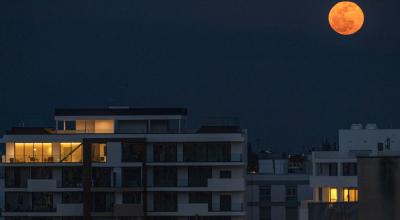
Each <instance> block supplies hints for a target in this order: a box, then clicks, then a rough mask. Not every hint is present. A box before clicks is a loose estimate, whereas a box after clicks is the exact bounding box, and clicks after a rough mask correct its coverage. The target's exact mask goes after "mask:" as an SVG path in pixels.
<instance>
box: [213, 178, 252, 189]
mask: <svg viewBox="0 0 400 220" xmlns="http://www.w3.org/2000/svg"><path fill="white" fill-rule="evenodd" d="M208 188H210V190H211V191H244V190H245V180H244V179H243V178H238V179H220V178H213V179H208Z"/></svg>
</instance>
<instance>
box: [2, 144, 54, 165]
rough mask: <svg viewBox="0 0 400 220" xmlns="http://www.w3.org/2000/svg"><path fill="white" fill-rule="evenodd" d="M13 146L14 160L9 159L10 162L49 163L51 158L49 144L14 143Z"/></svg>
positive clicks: (50, 146)
mask: <svg viewBox="0 0 400 220" xmlns="http://www.w3.org/2000/svg"><path fill="white" fill-rule="evenodd" d="M14 146H15V149H14V152H15V154H14V156H15V158H12V159H11V158H10V162H17V163H34V162H50V160H51V158H52V144H51V143H15V145H14Z"/></svg>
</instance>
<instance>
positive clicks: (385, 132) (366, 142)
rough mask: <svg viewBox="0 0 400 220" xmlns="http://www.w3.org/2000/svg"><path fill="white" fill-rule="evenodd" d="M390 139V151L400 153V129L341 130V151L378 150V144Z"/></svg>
mask: <svg viewBox="0 0 400 220" xmlns="http://www.w3.org/2000/svg"><path fill="white" fill-rule="evenodd" d="M388 139H390V142H391V144H390V149H391V150H394V151H400V129H373V130H368V129H361V130H351V129H345V130H339V150H340V151H344V152H347V151H349V150H372V151H374V152H375V151H376V150H377V143H385V142H386V141H387V140H388Z"/></svg>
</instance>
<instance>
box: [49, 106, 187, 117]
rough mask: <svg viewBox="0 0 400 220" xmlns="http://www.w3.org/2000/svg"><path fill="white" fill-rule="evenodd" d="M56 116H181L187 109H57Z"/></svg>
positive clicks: (185, 113)
mask: <svg viewBox="0 0 400 220" xmlns="http://www.w3.org/2000/svg"><path fill="white" fill-rule="evenodd" d="M54 115H55V116H113V115H180V116H186V115H187V109H186V108H132V107H124V108H112V107H111V108H56V109H55V110H54Z"/></svg>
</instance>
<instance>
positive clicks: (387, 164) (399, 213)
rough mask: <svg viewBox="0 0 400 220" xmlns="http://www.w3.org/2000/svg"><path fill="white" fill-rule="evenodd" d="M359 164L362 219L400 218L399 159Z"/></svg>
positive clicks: (367, 159) (364, 160) (368, 160)
mask: <svg viewBox="0 0 400 220" xmlns="http://www.w3.org/2000/svg"><path fill="white" fill-rule="evenodd" d="M358 161H359V162H358V185H359V202H358V203H359V204H358V217H359V219H363V220H373V219H388V220H389V219H390V220H391V219H393V220H394V219H400V209H399V207H400V188H399V186H400V157H365V158H359V160H358Z"/></svg>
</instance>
